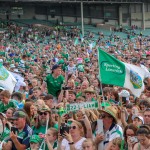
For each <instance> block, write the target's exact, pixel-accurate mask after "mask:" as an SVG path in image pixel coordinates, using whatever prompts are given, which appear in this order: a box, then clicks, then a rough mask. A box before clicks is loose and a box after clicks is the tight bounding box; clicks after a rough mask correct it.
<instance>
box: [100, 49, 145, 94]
mask: <svg viewBox="0 0 150 150" xmlns="http://www.w3.org/2000/svg"><path fill="white" fill-rule="evenodd" d="M98 52H99V54H98V59H99V71H100V72H99V75H100V80H101V82H102V83H104V84H110V85H115V86H120V87H124V88H127V89H130V90H131V92H132V93H133V94H134V95H135V96H136V97H140V95H141V93H142V91H144V83H143V80H144V79H145V77H146V74H147V72H146V71H145V69H143V68H141V67H140V66H135V65H132V64H128V63H124V62H121V61H120V60H118V59H116V58H115V57H113V56H111V55H109V54H108V53H106V52H104V51H103V50H101V49H100V48H99V49H98Z"/></svg>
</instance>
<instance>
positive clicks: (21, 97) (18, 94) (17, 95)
mask: <svg viewBox="0 0 150 150" xmlns="http://www.w3.org/2000/svg"><path fill="white" fill-rule="evenodd" d="M14 96H16V97H18V99H19V101H22V99H23V96H22V94H21V93H20V92H15V93H13V94H12V95H11V98H13V97H14Z"/></svg>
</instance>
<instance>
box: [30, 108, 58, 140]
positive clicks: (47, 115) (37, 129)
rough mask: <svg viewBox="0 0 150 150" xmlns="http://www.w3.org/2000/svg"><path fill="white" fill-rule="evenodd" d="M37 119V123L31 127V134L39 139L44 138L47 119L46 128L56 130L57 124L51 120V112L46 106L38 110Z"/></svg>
mask: <svg viewBox="0 0 150 150" xmlns="http://www.w3.org/2000/svg"><path fill="white" fill-rule="evenodd" d="M37 119H38V120H37V123H36V125H35V126H33V128H32V129H33V133H34V134H36V135H39V136H40V137H41V138H43V137H44V136H45V133H46V125H47V121H48V119H49V121H48V127H54V128H56V129H58V124H57V123H56V122H54V121H53V120H52V117H51V110H50V108H49V107H48V106H47V105H45V106H43V107H41V108H40V109H39V111H38V118H37Z"/></svg>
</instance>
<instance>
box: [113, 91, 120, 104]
mask: <svg viewBox="0 0 150 150" xmlns="http://www.w3.org/2000/svg"><path fill="white" fill-rule="evenodd" d="M112 95H114V96H115V99H114V100H115V101H117V102H118V101H119V94H118V92H117V91H112Z"/></svg>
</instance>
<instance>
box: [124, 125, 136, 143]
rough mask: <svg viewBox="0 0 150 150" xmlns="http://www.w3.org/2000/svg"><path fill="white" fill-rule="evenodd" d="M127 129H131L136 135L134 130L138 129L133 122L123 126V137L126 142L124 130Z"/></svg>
mask: <svg viewBox="0 0 150 150" xmlns="http://www.w3.org/2000/svg"><path fill="white" fill-rule="evenodd" d="M128 129H131V130H133V132H134V133H135V135H136V132H137V130H138V128H137V127H136V126H135V125H133V124H129V125H127V126H126V127H125V128H124V138H125V141H126V142H127V135H126V132H127V130H128Z"/></svg>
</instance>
